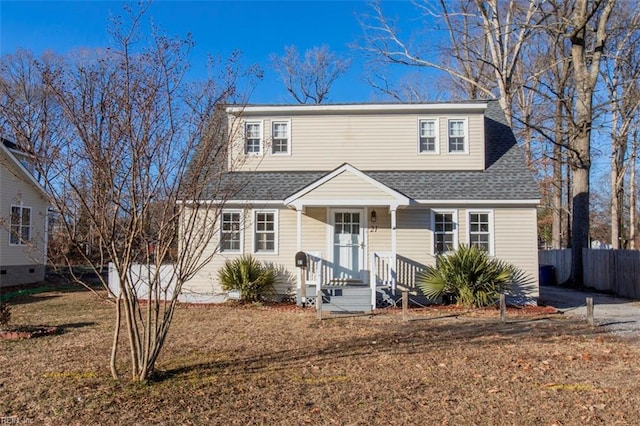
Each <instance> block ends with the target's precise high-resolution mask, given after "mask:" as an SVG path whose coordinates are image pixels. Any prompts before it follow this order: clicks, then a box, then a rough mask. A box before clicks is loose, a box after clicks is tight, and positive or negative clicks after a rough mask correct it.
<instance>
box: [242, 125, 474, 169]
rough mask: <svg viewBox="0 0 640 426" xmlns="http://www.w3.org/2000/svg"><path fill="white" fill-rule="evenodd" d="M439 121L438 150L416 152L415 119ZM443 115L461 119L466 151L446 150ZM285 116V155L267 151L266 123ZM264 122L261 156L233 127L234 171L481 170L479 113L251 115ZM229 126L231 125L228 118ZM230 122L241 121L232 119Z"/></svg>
mask: <svg viewBox="0 0 640 426" xmlns="http://www.w3.org/2000/svg"><path fill="white" fill-rule="evenodd" d="M428 117H434V118H438V119H439V121H438V123H439V135H440V138H439V140H440V149H439V154H434V155H420V154H418V121H419V119H420V118H428ZM449 118H467V119H468V130H469V141H468V143H469V152H468V154H448V153H447V151H448V149H447V142H448V141H447V134H448V129H447V125H448V119H449ZM283 119H286V120H290V121H291V140H290V142H291V155H290V156H282V155H272V154H271V153H270V152H271V151H270V146H271V122H272V121H273V120H283ZM248 120H250V121H254V120H259V121H262V122H263V123H264V125H263V126H264V127H263V128H264V146H265V149H264V155H261V156H249V157H245V156H244V155H243V152H244V141H243V140H242V138H243V136H242V135H243V132H242V131H235V132H234V134H235V135H236V140H235V143H234V145H233V150H232V151H233V154H232V157H231V158H232V160H231V162H232V163H233V166H234V167H237V168H238V169H239V170H262V171H266V170H280V171H282V170H332V169H334V168H336V167H337V166H339V165H340V164H342V163H345V162H346V163H349V164H351V165H353V166H355V167H357V168H358V169H360V170H482V169H483V168H484V116H483V115H482V114H478V113H475V114H469V115H461V114H454V115H430V116H425V115H419V114H380V113H377V114H342V115H295V116H263V117H251V118H248ZM231 125H234V123H233V122H232V123H231ZM235 126H242V120H237V121H236V122H235Z"/></svg>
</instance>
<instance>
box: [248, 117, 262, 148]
mask: <svg viewBox="0 0 640 426" xmlns="http://www.w3.org/2000/svg"><path fill="white" fill-rule="evenodd" d="M244 137H245V145H244V151H245V153H246V154H253V155H259V154H261V153H262V122H260V121H253V122H247V123H245V125H244Z"/></svg>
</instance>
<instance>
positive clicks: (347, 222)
mask: <svg viewBox="0 0 640 426" xmlns="http://www.w3.org/2000/svg"><path fill="white" fill-rule="evenodd" d="M363 216H364V215H363V211H362V210H360V209H357V210H356V209H349V210H334V211H333V264H334V267H333V278H334V279H336V280H345V281H346V280H355V281H361V280H362V278H363V277H362V276H361V271H362V270H363V269H364V268H363V266H364V233H363V226H362V225H363V224H362V219H363Z"/></svg>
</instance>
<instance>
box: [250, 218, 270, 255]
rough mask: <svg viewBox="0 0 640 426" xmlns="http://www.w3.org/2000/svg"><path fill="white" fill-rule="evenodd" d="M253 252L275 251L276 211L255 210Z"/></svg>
mask: <svg viewBox="0 0 640 426" xmlns="http://www.w3.org/2000/svg"><path fill="white" fill-rule="evenodd" d="M254 217H255V220H254V223H255V237H254V245H253V248H254V249H253V251H254V253H275V252H276V212H275V211H256V212H255V216H254Z"/></svg>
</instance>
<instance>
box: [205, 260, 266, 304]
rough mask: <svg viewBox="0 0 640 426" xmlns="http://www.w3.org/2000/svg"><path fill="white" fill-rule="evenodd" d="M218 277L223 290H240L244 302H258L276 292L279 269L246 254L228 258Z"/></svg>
mask: <svg viewBox="0 0 640 426" xmlns="http://www.w3.org/2000/svg"><path fill="white" fill-rule="evenodd" d="M218 277H219V278H220V283H221V284H222V289H223V290H225V291H230V290H238V291H239V292H240V298H241V299H242V300H243V301H244V302H257V301H259V300H260V299H262V298H264V297H265V296H268V295H270V294H273V293H274V285H275V283H276V279H277V278H278V271H277V270H276V268H274V267H273V266H270V265H265V264H264V263H262V262H260V261H259V260H257V259H255V258H254V257H253V256H251V255H244V256H240V257H238V258H236V259H232V260H231V259H229V260H227V261H226V262H225V263H224V266H223V267H222V268H221V269H220V270H219V271H218Z"/></svg>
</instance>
